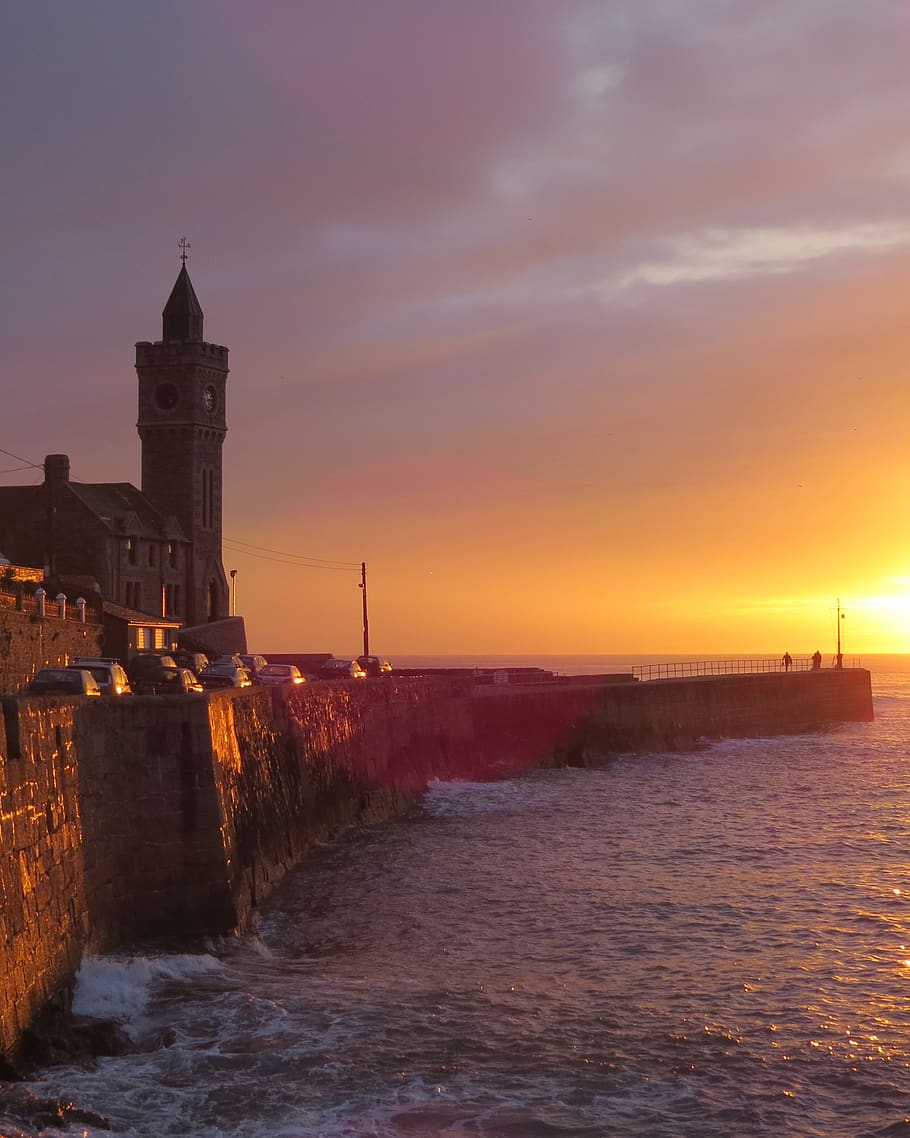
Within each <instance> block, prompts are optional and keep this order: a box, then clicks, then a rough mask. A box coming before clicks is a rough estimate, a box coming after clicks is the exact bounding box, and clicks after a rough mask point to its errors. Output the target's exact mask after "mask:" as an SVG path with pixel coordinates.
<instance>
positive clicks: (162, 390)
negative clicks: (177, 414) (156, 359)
mask: <svg viewBox="0 0 910 1138" xmlns="http://www.w3.org/2000/svg"><path fill="white" fill-rule="evenodd" d="M179 398H180V393H179V392H178V390H177V388H176V387H175V386H174V385H173V383H159V384H158V386H157V387H156V388H155V406H156V407H157V408H158V409H159V410H160V411H173V410H174V408H175V407H176V406H177V400H178V399H179Z"/></svg>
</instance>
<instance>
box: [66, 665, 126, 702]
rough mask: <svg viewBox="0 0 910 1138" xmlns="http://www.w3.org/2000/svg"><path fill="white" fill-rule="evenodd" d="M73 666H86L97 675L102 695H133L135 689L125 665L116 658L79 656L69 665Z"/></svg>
mask: <svg viewBox="0 0 910 1138" xmlns="http://www.w3.org/2000/svg"><path fill="white" fill-rule="evenodd" d="M69 666H70V667H71V668H84V669H85V670H86V671H87V672H91V674H92V675H93V676H94V677H95V683H96V684H97V685H98V687H99V688H100V689H101V694H102V695H131V694H132V691H133V689H132V688H131V687H130V681H129V679H128V678H127V674H126V672H125V670H124V669H123V666H122V665H121V664H119V663H117V661H116V660H92V659H89V658H88V657H83V656H77V657H76V659H75V660H73V662H72V663H71V664H70V665H69Z"/></svg>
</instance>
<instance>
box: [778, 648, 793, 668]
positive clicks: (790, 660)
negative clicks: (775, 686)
mask: <svg viewBox="0 0 910 1138" xmlns="http://www.w3.org/2000/svg"><path fill="white" fill-rule="evenodd" d="M781 663H782V664H783V666H784V671H785V672H789V671H790V665H791V664H792V663H793V657H792V656H791V655H790V653H789V652H785V653H784V655H783V659H782V660H781Z"/></svg>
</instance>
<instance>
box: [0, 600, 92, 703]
mask: <svg viewBox="0 0 910 1138" xmlns="http://www.w3.org/2000/svg"><path fill="white" fill-rule="evenodd" d="M12 599H13V598H12V597H3V596H0V601H4V600H12ZM30 599H32V598H30ZM49 605H50V602H49ZM50 607H53V608H54V609H56V605H50ZM70 611H71V612H72V611H73V609H72V606H71V609H70ZM102 644H103V635H102V627H101V625H100V624H83V623H81V622H79V621H75V620H70V619H62V618H61V617H59V616H38V615H37V613H32V612H17V611H16V610H15V609H10V608H6V607H3V606H2V605H0V692H16V691H21V690H23V689H24V688H25V687H26V686H27V684H28V683H29V681H30V680H31V678H32V677H33V676H34V674H35V672H36V671H37V670H38V668H52V667H59V666H62V665H64V664H68V663H69V661H70V660H72V659H73V657H74V656H98V655H100V654H101V651H102Z"/></svg>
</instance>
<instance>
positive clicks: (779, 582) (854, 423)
mask: <svg viewBox="0 0 910 1138" xmlns="http://www.w3.org/2000/svg"><path fill="white" fill-rule="evenodd" d="M0 90H2V96H3V97H2V101H0V120H2V147H3V170H4V173H3V179H2V188H0V201H2V211H3V218H4V225H3V232H4V242H3V245H4V262H5V272H4V274H3V285H2V288H3V296H2V301H0V328H2V336H0V343H2V353H3V357H2V358H3V382H2V410H0V449H2V450H3V451H5V452H8V454H6V455H0V458H2V463H0V471H2V474H0V483H2V484H16V483H29V482H37V481H40V479H41V473H40V470H38V469H36V468H34V467H29V468H26V469H24V470H21V469H20V470H17V469H16V468H17V467H20V466H22V465H23V464H22V463H21V462H18V461H17V460H16V459H13V458H11V457H9V455H10V454H11V455H15V456H18V457H19V458H22V459H24V460H26V461H27V462H29V463H34V464H36V466H37V465H40V463H41V462H42V461H43V458H44V456H45V455H46V454H48V453H57V452H61V453H67V454H69V455H70V457H71V461H72V473H73V477H74V478H75V479H78V480H80V481H85V482H105V481H130V482H133V483H135V484H137V485H138V483H139V438H138V436H137V434H136V430H135V422H136V402H137V396H136V392H137V385H136V376H135V371H134V369H133V362H134V359H133V357H134V348H133V345H134V343H135V342H136V341H137V340H150V339H159V338H160V336H161V319H160V313H161V309H162V307H163V305H164V302H165V300H166V299H167V296H168V293H169V292H170V289H171V286H172V285H173V283H174V279H175V278H176V276H177V273H178V271H179V268H180V261H179V250H178V247H177V241H178V239H179V238H180V237H181V236H182V235H184V234H185V235H186V236H187V238H188V240H189V241H190V244H191V250H190V257H189V262H188V268H189V271H190V275H191V277H192V280H193V283H194V285H195V288H196V292H197V294H198V296H199V299H200V301H201V303H202V307H203V309H204V310H205V320H206V323H205V335H206V339H208V340H210V341H213V342H215V343H221V344H226V345H227V346H228V347H229V348H230V353H231V354H230V366H231V375H230V378H229V381H228V427H229V433H228V436H227V440H226V443H225V451H224V461H225V505H224V532H225V537H226V543H225V555H224V561H225V568H226V569H231V568H234V569H236V570H237V609H238V612H241V613H242V614H243V615H244V616H245V618H246V621H247V634H248V639H249V642H250V647H251V648H252V649H255V650H260V651H269V650H272V651H291V650H295V649H299V650H301V651H314V652H315V651H333V652H335V653H336V654H344V653H351V652H356V651H357V650H358V647H359V644H360V591H359V589H358V587H357V584H358V581H359V571H358V570H354V569H344V568H340V569H334V568H328V567H318V565H317V564H316V563H315V562H320V563H321V562H341V563H352V564H353V565H359V563H360V562H361V561H362V560H365V561H366V562H367V564H368V570H369V599H370V626H371V640H372V644H373V647H374V650H377V651H380V652H384V653H387V654H389V655H391V656H393V658H394V655H395V654H399V655H400V654H403V653H465V654H471V653H477V654H481V653H493V652H497V653H508V652H515V653H531V652H540V653H557V652H590V653H601V652H602V653H614V652H616V653H623V652H626V653H655V654H660V653H692V654H693V655H696V654H697V655H710V654H720V653H742V654H749V653H758V652H781V653H782V652H784V651H785V650H789V651H790V652H791V653H792V654H793V655H794V656H799V655H806V654H809V653H811V652H813V651H814V650H815V649H816V648H820V649H821V650H822V651H823V652H824V653H825V654H826V656H827V655H829V654H830V653H831V652H833V651H834V642H835V637H836V621H835V618H834V614H833V609H834V605H835V599H836V598H837V597H838V596H840V597H841V598H842V600H843V604H844V607H845V610H846V612H847V618H846V620H845V621H844V622H843V624H842V628H843V632H844V650H845V652H847V653H848V654H858V655H862V654H863V653H871V652H889V651H890V652H901V651H910V520H908V511H907V504H908V502H910V453H908V450H910V448H908V439H910V414H908V412H910V395H908V392H910V289H908V283H910V7H908V5H907V4H906V3H905V2H904V0H864V2H863V3H856V2H855V0H765V2H763V3H756V2H755V0H726V2H724V0H628V2H623V0H619V2H612V0H593V2H585V0H285V2H280V3H279V2H273V0H257V2H256V3H255V4H253V3H251V2H248V3H239V2H237V0H135V2H129V3H124V2H123V0H78V2H75V3H74V2H69V0H57V2H53V3H50V2H47V0H9V2H7V3H5V4H3V5H2V7H0Z"/></svg>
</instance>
